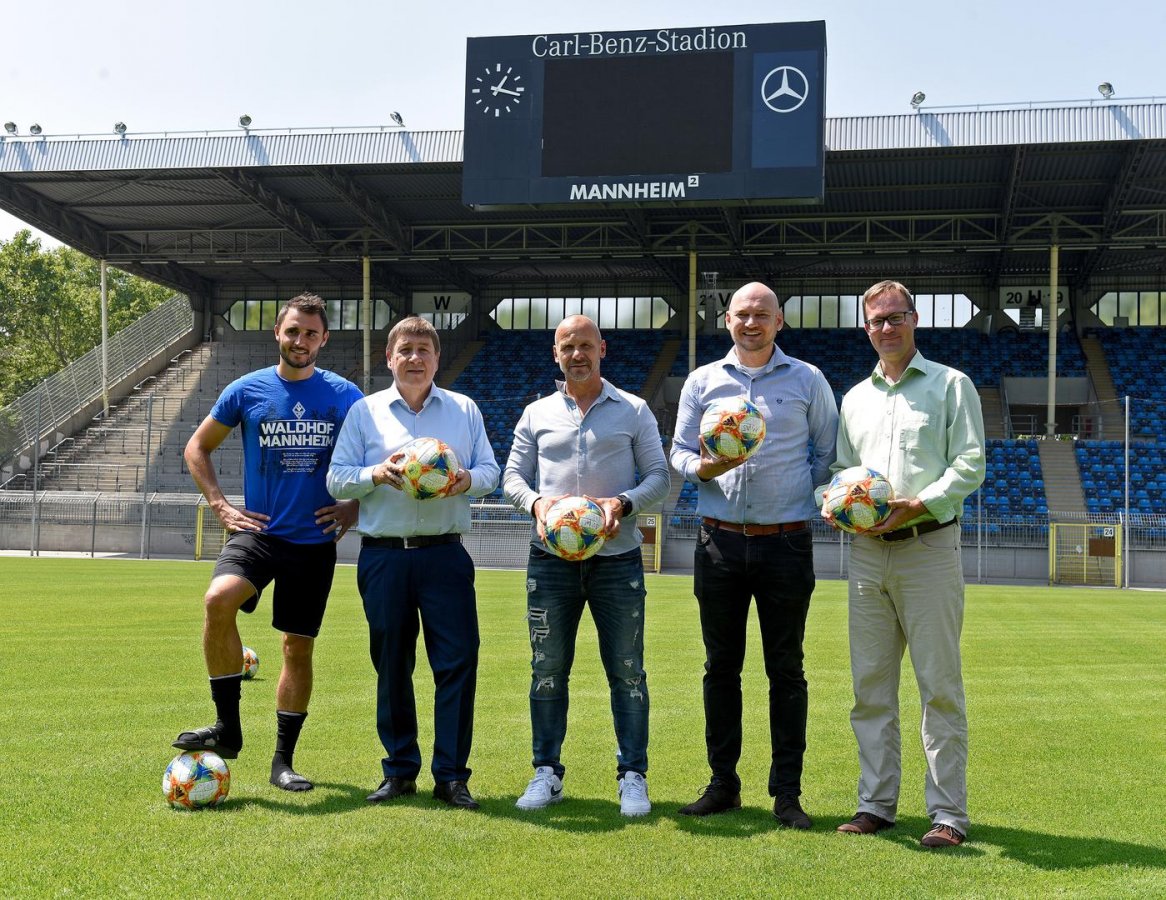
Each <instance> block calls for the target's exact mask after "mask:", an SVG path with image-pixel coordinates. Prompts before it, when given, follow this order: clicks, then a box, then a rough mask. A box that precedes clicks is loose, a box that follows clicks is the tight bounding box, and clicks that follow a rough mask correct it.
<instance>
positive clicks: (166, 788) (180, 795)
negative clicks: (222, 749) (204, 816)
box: [162, 750, 231, 809]
mask: <svg viewBox="0 0 1166 900" xmlns="http://www.w3.org/2000/svg"><path fill="white" fill-rule="evenodd" d="M230 791H231V771H230V769H228V768H227V764H226V763H225V762H223V758H222V757H221V756H219V755H218V754H217V753H212V752H211V751H210V750H189V751H187V752H185V753H179V754H178V755H177V756H176V757H174V759H172V760H170V765H168V766H167V767H166V773H165V774H164V775H163V776H162V794H163V795H164V796H165V797H166V802H167V803H169V804H170V805H171V806H173V807H175V808H176V809H204V808H206V807H208V806H218V805H219V804H220V803H222V802H223V801H224V800H226V799H227V794H229V793H230Z"/></svg>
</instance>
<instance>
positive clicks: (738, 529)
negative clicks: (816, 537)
mask: <svg viewBox="0 0 1166 900" xmlns="http://www.w3.org/2000/svg"><path fill="white" fill-rule="evenodd" d="M701 521H702V522H703V523H704V524H705V525H707V526H708V527H709V528H720V529H721V530H723V531H732V532H735V533H736V534H743V535H745V537H765V536H766V535H770V534H786V533H787V532H790V531H805V530H806V529H807V528H809V527H810V523H809V522H782V523H781V524H780V525H755V524H753V523H752V522H748V523H746V524H741V523H740V522H722V521H721V520H720V519H714V518H712V517H711V516H705V517H703V518H702V519H701Z"/></svg>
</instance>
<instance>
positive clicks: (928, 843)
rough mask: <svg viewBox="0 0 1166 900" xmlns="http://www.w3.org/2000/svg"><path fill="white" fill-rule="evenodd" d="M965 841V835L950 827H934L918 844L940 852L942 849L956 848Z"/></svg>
mask: <svg viewBox="0 0 1166 900" xmlns="http://www.w3.org/2000/svg"><path fill="white" fill-rule="evenodd" d="M965 840H967V837H966V835H964V833H963V832H961V831H956V830H955V829H954V828H952V827H951V826H950V825H936V826H935V827H933V828H932V829H931V830H930V831H929V832H927V834H925V835H923V837H922V838H920V840H919V843H921V844H922V845H923V846H924V847H927V848H928V849H931V850H941V849H943V848H944V847H958V846H959V845H960V844H962V843H963V842H964V841H965Z"/></svg>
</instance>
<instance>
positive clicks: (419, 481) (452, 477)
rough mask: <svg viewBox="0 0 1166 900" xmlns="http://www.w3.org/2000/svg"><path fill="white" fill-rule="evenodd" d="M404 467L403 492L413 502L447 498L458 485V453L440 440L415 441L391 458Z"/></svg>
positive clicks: (402, 470) (422, 439) (393, 461)
mask: <svg viewBox="0 0 1166 900" xmlns="http://www.w3.org/2000/svg"><path fill="white" fill-rule="evenodd" d="M389 462H391V463H394V464H397V465H399V466H401V474H402V478H401V489H402V490H403V491H404V492H405V493H406V494H408V495H409V496H410V497H412V498H413V499H414V500H432V499H434V498H435V497H444V496H445V495H446V494H448V493H449V491H450V489H451V488H452V487H453V486H454V484H455V483H457V473H458V471H459V469H460V468H461V464H460V463H459V462H458V458H457V454H456V453H454V452H453V449H452V448H451V447H450V446H449V445H448V444H446V443H445V442H444V441H439V440H438V439H437V438H426V437H422V438H414V439H413V440H411V441H409V443H407V444H406V445H405V446H404V447H402V448H401V449H400V450H398V451H397V452H396V453H394V454H393V455H392V456H390V457H389Z"/></svg>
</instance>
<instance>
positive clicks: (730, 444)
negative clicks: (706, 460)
mask: <svg viewBox="0 0 1166 900" xmlns="http://www.w3.org/2000/svg"><path fill="white" fill-rule="evenodd" d="M764 440H765V416H763V415H761V410H759V409H758V408H757V407H756V406H755V405H753V403H751V402H750V401H749V400H748V399H746V398H745V397H730V398H727V399H721V400H714V401H713V402H712V403H710V404H709V405H708V407H707V408H706V409H705V411H704V414H703V415H701V417H700V443H701V445H702V446H703V447H704V448H705V450H707V451H708V453H709V455H710V456H713V457H716V458H717V459H748V458H749V457H750V456H752V455H753V454H754V453H756V452H757V449H758V448H759V447H760V446H761V442H762V441H764Z"/></svg>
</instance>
